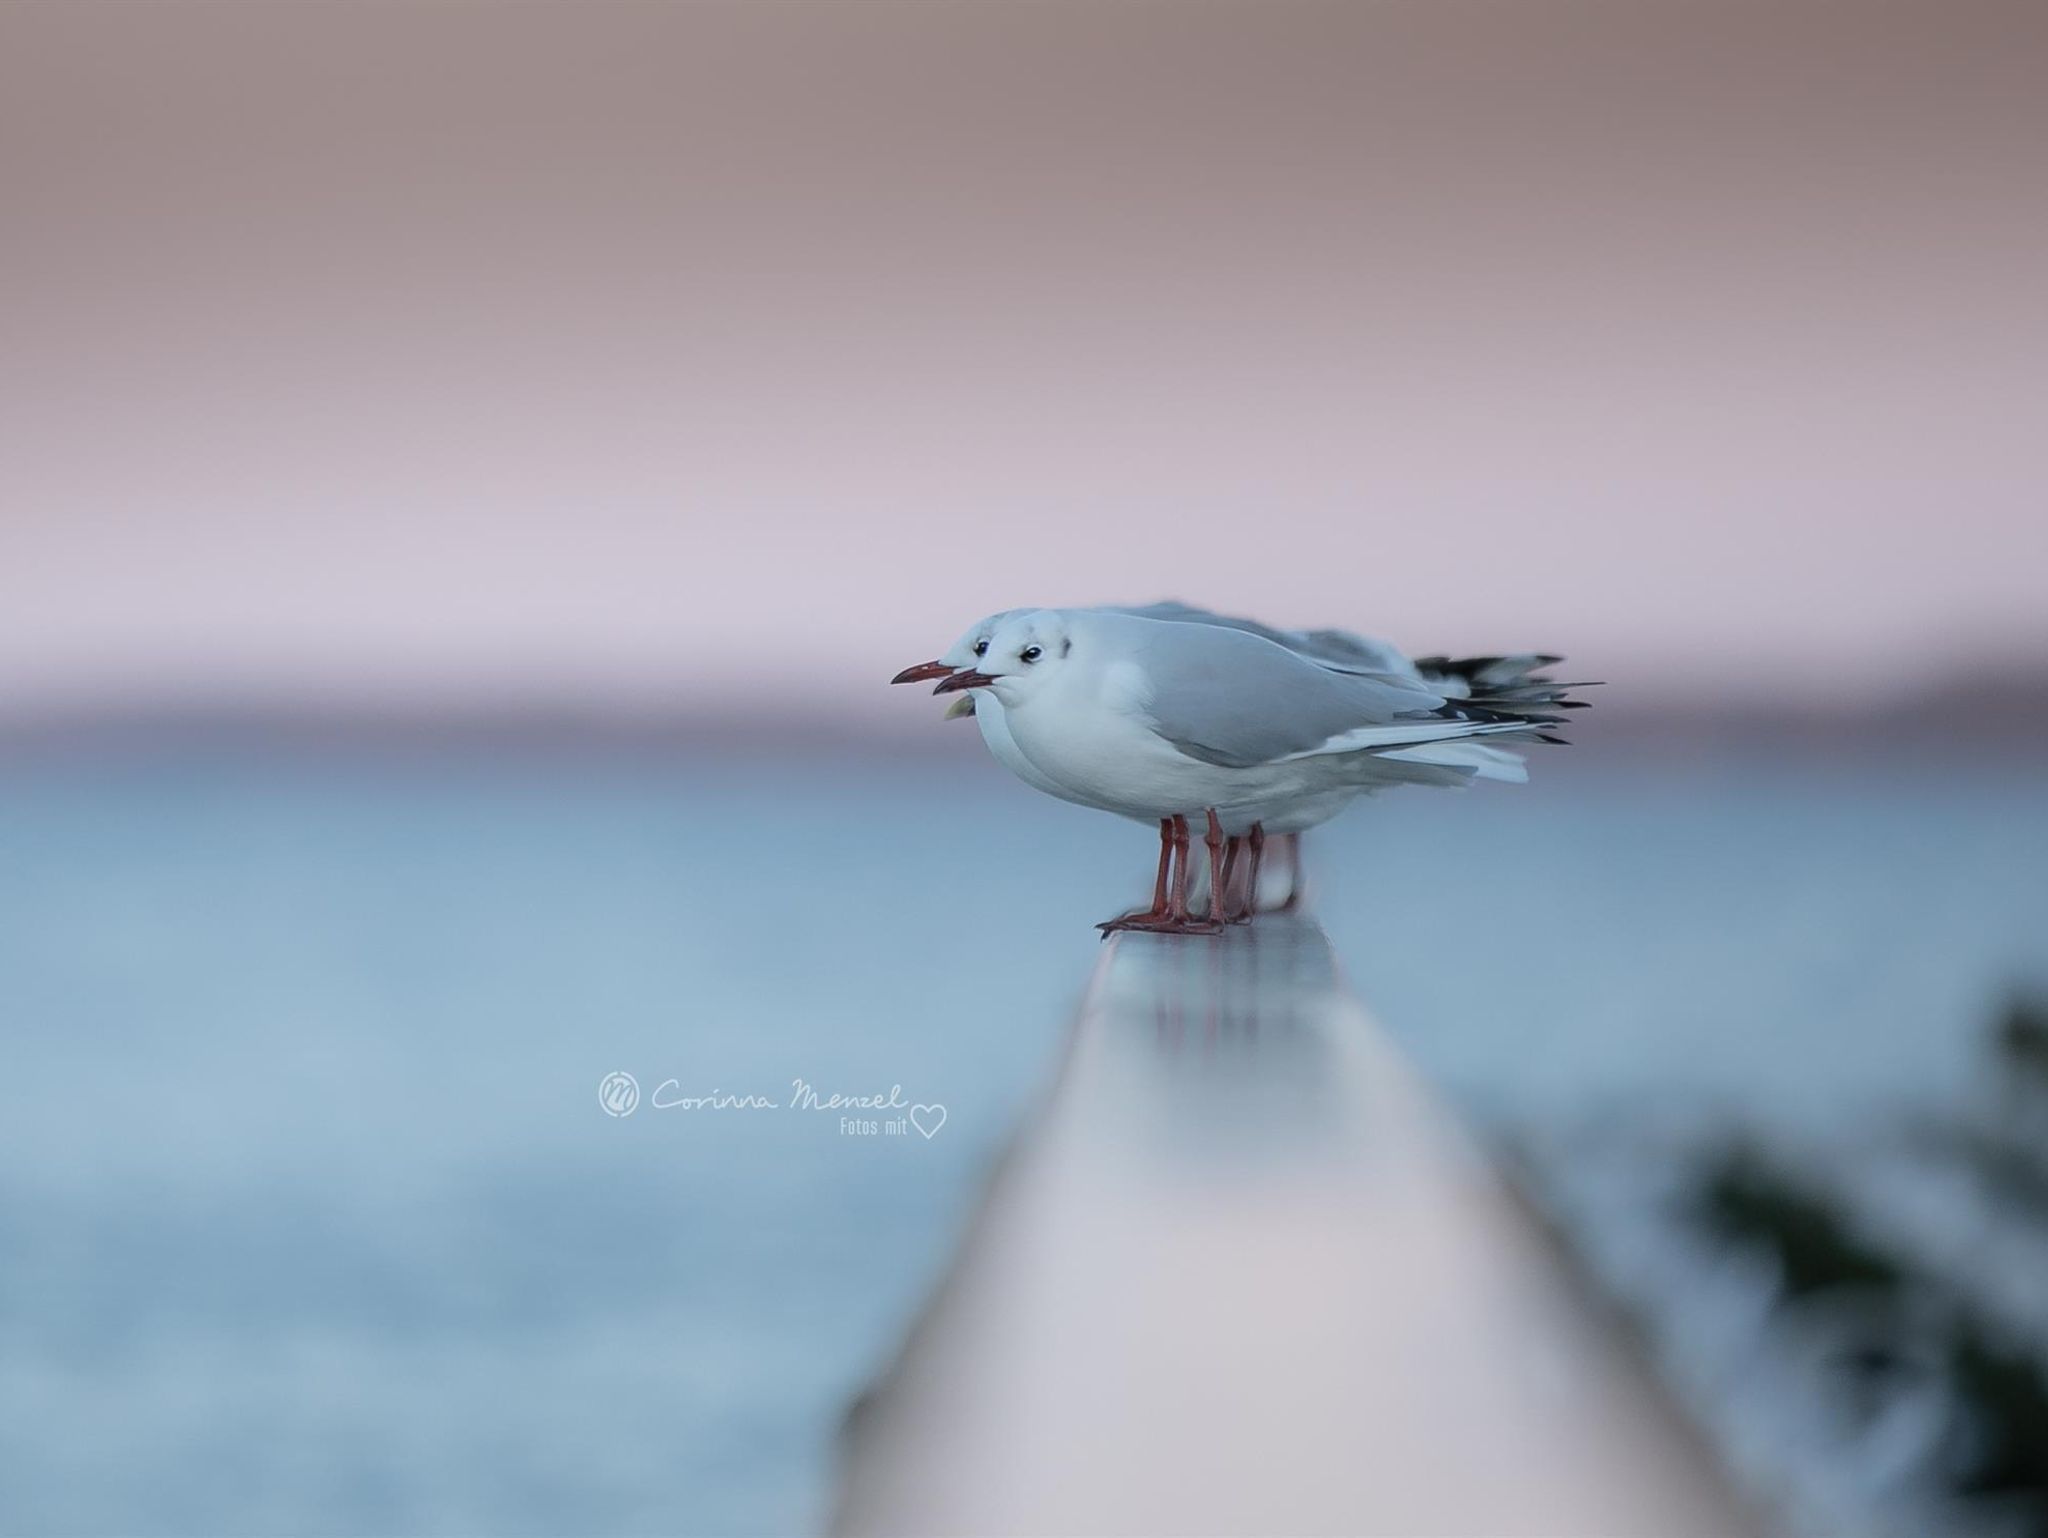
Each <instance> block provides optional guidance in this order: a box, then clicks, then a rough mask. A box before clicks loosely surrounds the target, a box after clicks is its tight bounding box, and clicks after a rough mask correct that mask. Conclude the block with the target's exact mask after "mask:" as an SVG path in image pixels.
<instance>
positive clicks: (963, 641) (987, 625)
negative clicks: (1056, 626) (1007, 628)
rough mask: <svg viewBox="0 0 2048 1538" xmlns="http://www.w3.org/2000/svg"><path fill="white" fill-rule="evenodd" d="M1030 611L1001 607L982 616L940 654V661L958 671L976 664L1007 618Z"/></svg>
mask: <svg viewBox="0 0 2048 1538" xmlns="http://www.w3.org/2000/svg"><path fill="white" fill-rule="evenodd" d="M1030 612H1031V610H1029V609H999V610H997V611H996V612H995V613H994V614H987V615H984V616H982V618H980V619H978V620H976V621H975V622H974V623H973V624H971V625H969V626H968V627H967V628H966V629H965V630H963V631H961V632H960V639H959V640H957V641H955V642H954V643H953V644H952V646H951V647H949V648H948V649H947V650H945V651H943V652H941V653H940V654H939V661H941V662H943V663H945V664H946V665H947V666H948V667H950V668H953V669H954V670H956V671H957V670H959V669H961V668H971V667H973V666H975V665H976V664H977V663H979V662H980V661H981V659H982V658H983V656H985V655H986V654H987V652H988V649H989V645H990V643H991V642H993V641H994V639H995V634H996V631H997V630H998V629H999V628H1001V626H1002V624H1003V622H1004V621H1005V620H1011V619H1015V618H1016V617H1017V616H1018V615H1020V614H1029V613H1030Z"/></svg>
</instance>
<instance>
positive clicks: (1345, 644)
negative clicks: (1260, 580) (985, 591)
mask: <svg viewBox="0 0 2048 1538" xmlns="http://www.w3.org/2000/svg"><path fill="white" fill-rule="evenodd" d="M1103 612H1104V613H1108V614H1129V615H1133V616H1135V617H1136V618H1138V619H1160V620H1172V621H1174V622H1175V623H1177V624H1182V625H1214V626H1217V627H1220V628H1221V629H1224V630H1242V631H1243V632H1245V634H1247V635H1255V636H1258V637H1260V638H1261V639H1263V640H1267V641H1271V642H1272V643H1273V644H1274V645H1276V646H1284V647H1286V648H1287V649H1288V650H1289V651H1291V652H1293V653H1295V654H1296V655H1297V656H1302V657H1306V658H1308V660H1309V661H1311V662H1313V663H1316V664H1317V665H1319V666H1321V667H1326V668H1332V669H1334V670H1336V671H1337V672H1340V673H1396V674H1409V673H1413V672H1414V671H1415V668H1414V664H1413V663H1411V662H1410V661H1409V660H1408V658H1407V655H1406V654H1405V653H1404V652H1403V651H1402V650H1401V649H1400V648H1399V647H1398V646H1395V645H1394V644H1393V643H1392V642H1390V641H1379V640H1375V639H1374V638H1372V637H1371V636H1362V635H1355V634H1353V633H1352V632H1351V631H1349V630H1276V629H1275V628H1274V627H1273V626H1271V625H1262V624H1260V623H1259V622H1258V621H1257V620H1255V619H1243V618H1241V617H1239V616H1237V615H1235V614H1218V613H1217V612H1216V611H1215V610H1214V609H1201V608H1197V607H1196V606H1195V605H1193V604H1191V603H1179V602H1175V601H1173V600H1168V601H1166V602H1164V603H1148V604H1139V605H1137V606H1135V607H1132V608H1109V609H1105V610H1104V611H1103Z"/></svg>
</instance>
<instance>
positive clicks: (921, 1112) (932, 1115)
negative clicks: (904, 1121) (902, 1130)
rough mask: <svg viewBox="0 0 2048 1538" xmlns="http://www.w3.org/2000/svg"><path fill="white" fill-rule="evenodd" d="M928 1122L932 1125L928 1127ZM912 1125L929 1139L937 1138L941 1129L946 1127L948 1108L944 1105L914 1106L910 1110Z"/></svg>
mask: <svg viewBox="0 0 2048 1538" xmlns="http://www.w3.org/2000/svg"><path fill="white" fill-rule="evenodd" d="M926 1122H930V1123H931V1125H930V1126H926V1125H925V1123H926ZM910 1125H911V1126H913V1127H915V1128H917V1130H918V1131H920V1132H922V1133H923V1134H924V1135H925V1137H926V1138H927V1139H929V1138H934V1137H937V1136H938V1132H939V1128H941V1127H943V1126H945V1125H946V1108H945V1107H944V1106H942V1105H914V1106H912V1107H911V1108H910Z"/></svg>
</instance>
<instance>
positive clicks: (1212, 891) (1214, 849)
mask: <svg viewBox="0 0 2048 1538" xmlns="http://www.w3.org/2000/svg"><path fill="white" fill-rule="evenodd" d="M1202 842H1203V843H1205V844H1207V845H1208V846H1209V922H1210V923H1211V924H1213V925H1215V927H1216V928H1218V929H1221V928H1222V927H1223V923H1224V920H1223V824H1222V823H1220V822H1218V821H1217V820H1216V808H1215V807H1213V806H1212V807H1210V808H1209V831H1208V833H1206V834H1205V835H1203V838H1202Z"/></svg>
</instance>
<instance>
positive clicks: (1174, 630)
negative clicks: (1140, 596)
mask: <svg viewBox="0 0 2048 1538" xmlns="http://www.w3.org/2000/svg"><path fill="white" fill-rule="evenodd" d="M1104 619H1105V620H1106V621H1107V623H1106V625H1105V626H1104V627H1103V628H1104V629H1105V631H1107V632H1108V633H1107V634H1106V635H1105V640H1107V641H1108V642H1109V643H1110V644H1111V645H1112V646H1114V647H1115V648H1116V649H1117V650H1118V651H1119V652H1121V653H1122V655H1124V656H1126V657H1128V658H1129V659H1130V660H1132V661H1134V662H1136V663H1138V664H1139V666H1141V667H1142V668H1143V669H1144V672H1145V675H1146V677H1147V679H1148V680H1149V682H1150V686H1151V694H1150V698H1149V699H1148V700H1147V701H1146V706H1145V708H1146V712H1147V714H1148V715H1149V716H1150V717H1151V721H1152V727H1153V730H1154V731H1156V732H1158V734H1159V735H1160V736H1161V737H1163V738H1165V739H1166V740H1167V741H1168V742H1170V743H1172V744H1173V745H1174V746H1175V747H1176V748H1178V749H1180V751H1181V752H1183V753H1185V754H1187V755H1188V756H1189V757H1190V758H1198V759H1201V760H1202V761H1203V762H1204V763H1211V764H1220V765H1223V766H1225V767H1228V768H1234V769H1241V768H1247V767H1249V766H1251V765H1253V764H1264V763H1271V762H1272V761H1274V760H1275V759H1281V758H1286V757H1288V756H1289V755H1291V754H1296V753H1307V752H1311V751H1313V750H1314V749H1316V748H1319V747H1321V746H1322V745H1323V744H1324V743H1326V742H1329V741H1330V740H1331V739H1332V738H1336V737H1341V736H1344V735H1345V734H1346V733H1349V732H1355V731H1357V730H1359V729H1360V728H1362V727H1374V726H1391V725H1394V724H1395V723H1397V722H1401V721H1407V720H1428V719H1429V718H1430V717H1431V716H1432V715H1433V714H1434V712H1435V711H1437V710H1438V709H1439V708H1440V707H1441V706H1442V705H1443V703H1444V698H1443V696H1442V695H1440V694H1437V693H1435V692H1434V691H1433V690H1431V689H1429V688H1428V687H1426V686H1425V685H1423V684H1422V683H1420V682H1419V681H1417V680H1416V679H1414V678H1410V677H1404V676H1390V675H1384V674H1376V673H1342V672H1332V671H1330V670H1329V669H1328V668H1325V667H1322V666H1319V665H1318V664H1316V663H1314V662H1311V661H1309V660H1307V659H1306V658H1304V657H1302V656H1300V655H1299V654H1297V653H1295V652H1293V651H1290V650H1289V649H1288V648H1286V647H1285V646H1282V645H1279V644H1277V643H1275V642H1272V641H1268V640H1265V639H1264V638H1262V637H1260V636H1256V635H1252V634H1250V633H1248V632H1245V631H1242V630H1235V629H1229V628H1224V627H1221V626H1214V625H1187V624H1170V623H1163V622H1160V621H1157V620H1146V619H1138V618H1133V617H1129V616H1122V617H1114V618H1112V617H1108V616H1105V617H1104Z"/></svg>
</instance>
